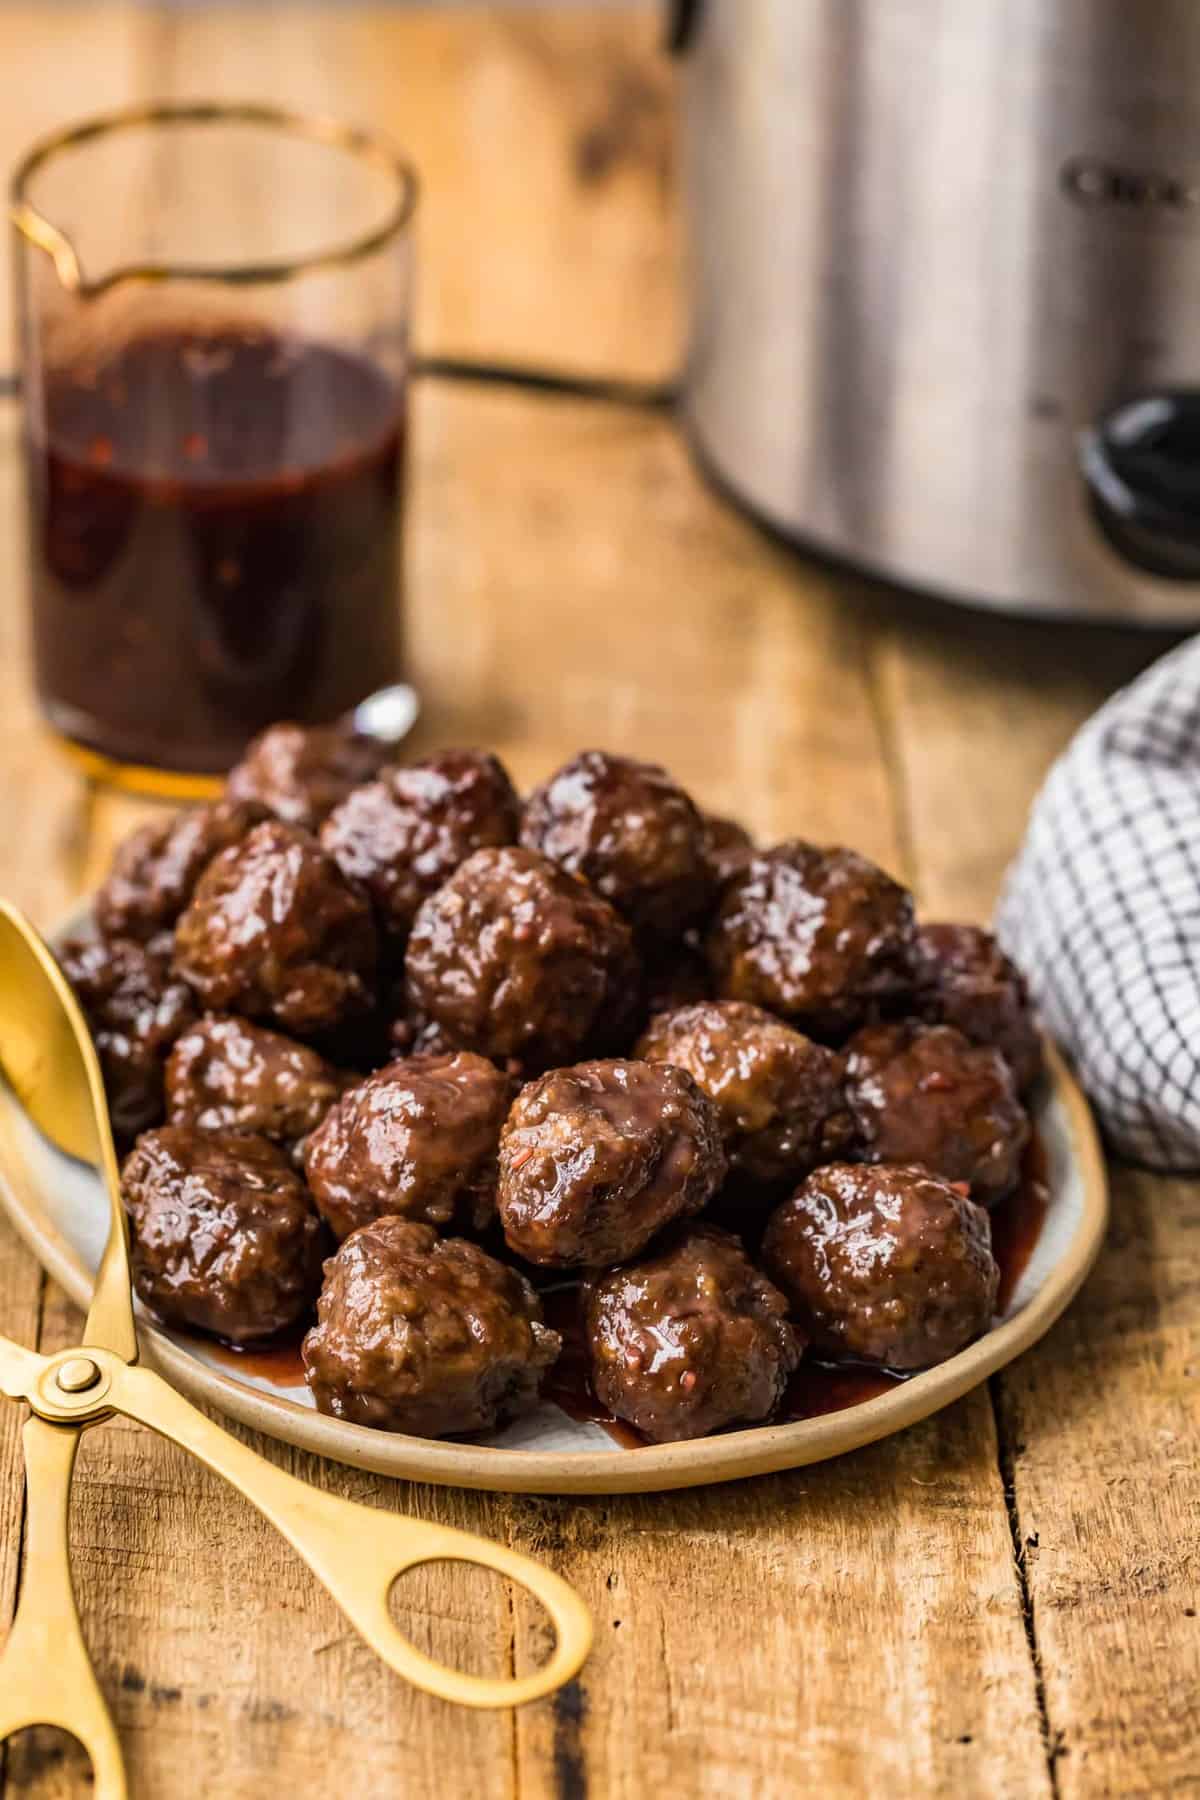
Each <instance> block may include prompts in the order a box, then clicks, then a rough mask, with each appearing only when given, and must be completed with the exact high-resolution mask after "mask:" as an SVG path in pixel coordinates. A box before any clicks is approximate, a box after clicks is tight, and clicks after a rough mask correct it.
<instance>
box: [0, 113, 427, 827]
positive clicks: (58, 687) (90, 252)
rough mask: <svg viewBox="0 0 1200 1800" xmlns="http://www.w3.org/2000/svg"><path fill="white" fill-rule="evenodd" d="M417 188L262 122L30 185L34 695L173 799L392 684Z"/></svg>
mask: <svg viewBox="0 0 1200 1800" xmlns="http://www.w3.org/2000/svg"><path fill="white" fill-rule="evenodd" d="M415 204H416V182H415V178H414V176H413V174H412V172H411V170H410V169H409V168H408V167H407V166H406V165H405V164H404V163H403V162H402V161H400V160H399V159H398V158H397V157H396V156H394V155H393V154H392V152H391V151H389V150H388V149H386V148H385V147H384V146H383V145H382V144H381V143H380V142H379V141H378V140H377V139H375V138H374V137H371V136H369V135H367V134H366V133H363V132H359V131H355V130H352V129H350V128H348V127H345V126H341V125H338V124H335V123H333V122H331V121H327V120H322V119H314V118H309V117H305V116H302V115H299V114H295V113H289V112H286V111H283V110H280V109H278V108H275V107H270V106H259V105H215V104H214V105H209V104H188V105H170V106H154V107H147V108H142V109H136V110H129V111H124V112H120V113H114V114H112V115H109V116H107V117H104V118H98V119H95V120H93V121H91V122H89V123H86V124H83V125H80V126H76V127H74V128H72V129H70V130H67V131H64V132H62V133H60V134H58V135H57V136H55V137H52V138H49V139H46V140H44V141H43V142H42V143H40V144H38V145H37V146H35V148H34V149H33V150H32V151H31V152H30V153H29V155H28V156H26V158H25V159H24V161H23V162H22V163H21V164H20V166H19V167H18V169H17V170H16V173H15V175H14V177H13V182H12V190H11V214H12V220H13V226H14V234H15V246H16V251H15V255H16V286H17V299H18V316H19V333H20V342H19V349H20V358H21V369H22V380H23V387H24V393H25V427H24V444H25V462H26V472H27V488H28V519H29V566H30V594H31V607H32V627H33V630H32V639H33V660H34V675H35V682H36V687H37V694H38V699H39V702H40V705H41V708H42V711H43V713H44V715H45V717H46V719H47V721H48V722H49V724H50V726H51V728H52V729H53V730H54V731H55V732H56V733H57V734H58V735H59V736H60V738H62V739H63V740H65V742H66V743H67V745H68V746H69V747H70V748H72V749H73V751H74V752H75V754H76V755H77V757H79V758H81V759H82V760H83V761H84V762H85V763H86V764H87V765H88V766H89V767H90V768H91V769H93V770H96V771H99V772H101V773H103V774H105V775H107V776H109V777H111V778H114V779H117V780H118V781H121V782H124V783H127V784H132V785H138V786H143V787H151V788H156V789H160V790H166V791H173V792H186V791H188V790H189V788H191V787H193V786H195V785H200V786H203V785H204V784H203V782H202V781H201V782H200V783H197V782H196V779H195V778H197V777H209V776H211V775H213V774H215V773H216V772H218V771H220V770H223V769H225V768H227V767H228V766H229V764H230V763H232V762H233V761H234V760H236V758H237V756H238V755H239V753H240V751H241V749H242V748H243V746H244V744H245V742H246V740H247V738H248V737H250V736H251V735H252V734H253V733H254V732H255V731H257V730H259V729H260V728H261V727H262V726H263V725H265V724H267V723H269V722H270V721H271V720H273V719H277V718H293V719H299V720H300V721H302V722H305V723H317V722H322V721H327V720H330V719H332V718H334V717H336V716H337V715H339V714H340V713H342V712H343V711H345V710H347V709H349V708H350V707H352V706H354V705H355V704H356V703H357V702H358V701H359V700H361V699H362V698H363V697H364V695H366V694H367V693H369V692H371V691H372V690H374V689H376V688H378V687H381V686H384V685H386V684H387V683H389V682H391V681H394V680H396V679H397V677H398V676H399V674H400V673H401V593H400V568H399V561H400V559H399V551H400V532H401V519H402V491H403V477H404V462H405V444H406V436H407V407H406V382H407V373H408V355H409V321H410V314H411V295H412V264H413V245H412V221H413V214H414V209H415Z"/></svg>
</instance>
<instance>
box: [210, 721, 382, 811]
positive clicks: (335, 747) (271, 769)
mask: <svg viewBox="0 0 1200 1800" xmlns="http://www.w3.org/2000/svg"><path fill="white" fill-rule="evenodd" d="M394 754H395V752H394V750H393V749H392V747H391V745H389V744H384V743H381V742H380V741H379V740H378V739H377V738H369V737H360V736H359V735H358V733H357V732H355V731H353V730H352V729H350V728H349V727H348V726H346V725H344V724H341V725H314V726H305V725H292V724H287V723H284V724H279V725H269V726H268V727H267V729H266V730H265V731H263V732H260V733H259V735H258V737H256V738H255V739H254V741H253V742H252V743H251V744H250V745H249V746H248V747H247V749H246V753H245V755H244V756H243V757H242V760H241V762H240V763H238V764H237V766H236V767H235V768H233V769H231V770H230V771H229V777H228V779H227V781H226V783H225V792H226V794H227V795H228V796H229V798H230V799H231V800H241V801H257V802H258V803H259V804H260V805H262V806H264V807H265V808H266V810H267V811H268V812H269V813H273V814H274V816H275V817H276V818H277V819H282V820H283V821H284V823H285V824H288V825H305V826H307V827H308V829H309V830H310V831H315V830H316V828H317V826H318V825H320V823H321V821H322V820H323V819H325V818H326V817H327V816H328V815H329V814H330V813H331V812H332V811H333V809H334V807H335V806H337V805H339V804H340V802H341V801H343V800H344V799H345V798H346V795H347V794H348V793H349V792H350V791H351V789H352V788H356V787H358V786H360V784H361V783H362V782H364V781H371V780H373V779H374V777H375V776H376V775H378V773H379V771H380V769H381V768H383V766H384V764H385V763H388V762H390V761H391V759H392V757H393V755H394Z"/></svg>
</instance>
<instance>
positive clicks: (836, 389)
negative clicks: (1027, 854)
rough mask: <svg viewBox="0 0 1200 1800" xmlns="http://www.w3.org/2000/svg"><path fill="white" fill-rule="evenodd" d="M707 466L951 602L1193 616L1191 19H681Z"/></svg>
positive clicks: (1024, 14) (791, 1)
mask: <svg viewBox="0 0 1200 1800" xmlns="http://www.w3.org/2000/svg"><path fill="white" fill-rule="evenodd" d="M674 36H675V43H676V47H677V48H678V49H679V50H680V52H681V54H682V56H683V59H684V68H685V71H686V73H685V78H684V87H685V113H686V132H685V135H686V145H687V151H686V169H687V186H688V192H689V207H690V224H691V242H692V257H693V283H692V285H693V293H694V316H693V324H692V337H691V350H690V356H689V363H688V369H687V375H686V381H685V396H684V404H685V409H686V417H687V420H688V424H689V428H690V431H691V433H692V436H693V440H694V442H695V444H696V446H697V449H698V451H699V453H700V455H701V457H702V459H703V460H704V462H705V463H706V464H707V465H708V466H709V467H710V468H711V470H712V471H713V472H714V473H715V474H716V475H717V477H718V478H719V479H720V480H721V481H722V482H723V483H724V484H725V485H727V487H728V488H729V489H730V490H732V492H733V493H734V495H735V496H737V497H738V498H740V499H741V500H742V501H743V502H744V503H745V504H746V505H748V506H749V507H751V508H752V509H753V510H754V511H755V512H757V513H758V514H759V515H760V516H761V517H763V518H764V519H765V520H767V521H768V522H769V523H770V524H772V525H774V526H776V527H777V528H778V529H780V530H781V531H783V532H785V533H786V534H788V535H789V536H790V537H792V538H794V539H796V540H799V541H802V542H804V543H807V544H810V545H812V546H814V547H817V548H819V549H821V550H824V551H826V552H830V553H832V554H834V555H836V556H839V557H844V558H848V559H850V560H851V561H853V562H854V563H855V564H857V565H859V566H860V567H862V568H864V569H867V570H870V571H872V572H874V573H877V574H879V575H882V576H885V577H887V578H889V579H891V580H893V581H898V582H901V583H904V584H907V585H911V586H914V587H919V588H923V589H928V590H931V591H934V592H936V593H939V594H942V595H945V596H948V597H951V598H953V599H956V600H960V601H965V602H969V603H971V604H973V605H976V606H984V607H993V608H1000V609H1004V610H1011V611H1017V612H1026V613H1040V614H1048V615H1067V616H1070V615H1075V616H1088V617H1095V618H1107V619H1112V620H1128V621H1134V622H1144V623H1148V624H1150V623H1159V624H1175V625H1181V624H1186V623H1188V622H1192V621H1197V620H1200V4H1198V3H1197V0H680V3H678V4H677V5H676V8H675V20H674Z"/></svg>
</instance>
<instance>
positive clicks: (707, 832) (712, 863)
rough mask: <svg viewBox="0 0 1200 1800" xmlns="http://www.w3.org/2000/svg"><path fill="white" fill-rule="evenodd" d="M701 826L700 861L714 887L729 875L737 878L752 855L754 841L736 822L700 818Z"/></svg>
mask: <svg viewBox="0 0 1200 1800" xmlns="http://www.w3.org/2000/svg"><path fill="white" fill-rule="evenodd" d="M702 823H703V826H704V860H705V861H706V862H707V864H708V866H709V869H710V870H711V872H712V877H713V881H714V883H715V885H716V886H717V887H722V886H723V885H724V884H725V882H727V881H728V880H729V877H730V876H731V875H737V874H739V873H740V871H741V870H742V869H744V868H745V866H746V864H747V863H748V862H749V861H750V858H751V857H752V856H753V855H754V839H753V838H752V837H751V836H750V833H749V832H748V831H747V830H746V827H745V826H744V825H739V824H738V822H737V820H736V819H723V818H720V817H719V816H718V815H717V814H716V813H704V814H703V815H702Z"/></svg>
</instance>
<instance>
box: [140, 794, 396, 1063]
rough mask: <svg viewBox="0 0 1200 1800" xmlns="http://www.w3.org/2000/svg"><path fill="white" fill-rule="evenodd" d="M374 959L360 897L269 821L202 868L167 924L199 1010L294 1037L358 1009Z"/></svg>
mask: <svg viewBox="0 0 1200 1800" xmlns="http://www.w3.org/2000/svg"><path fill="white" fill-rule="evenodd" d="M375 955H376V946H375V926H374V923H373V921H372V918H371V908H370V905H369V903H368V901H367V899H366V897H365V896H364V895H363V894H361V893H360V892H359V891H358V889H357V888H354V887H352V886H351V885H350V883H349V882H348V881H347V880H346V878H345V876H344V875H343V874H342V872H341V870H340V869H339V868H338V866H337V864H336V863H335V862H334V860H333V858H332V857H331V856H329V855H327V853H326V852H325V851H324V850H322V849H321V847H320V845H319V844H318V843H317V841H316V839H315V838H313V837H310V836H309V834H308V832H306V831H301V830H299V829H297V827H295V826H293V825H282V824H279V823H278V822H277V821H275V820H268V821H267V822H266V823H265V824H263V825H256V826H255V827H254V830H253V831H252V832H251V833H250V835H249V836H248V837H247V838H245V839H244V840H243V842H242V843H240V844H235V845H234V846H233V847H232V849H229V850H223V851H222V852H221V854H220V856H218V857H217V859H216V860H215V862H211V863H210V864H209V866H208V868H207V869H206V870H205V871H204V874H203V875H202V876H201V877H200V881H199V883H198V884H197V887H196V892H195V894H194V895H193V896H192V901H191V904H190V905H189V907H188V909H187V911H186V912H185V913H184V915H183V917H182V918H181V919H180V921H179V924H178V925H177V927H176V930H175V967H176V969H177V970H178V971H179V973H180V974H181V975H182V976H183V978H184V980H185V981H186V982H187V984H188V986H189V987H190V988H191V989H192V990H193V992H194V993H195V994H196V995H197V996H198V997H199V999H200V1000H201V1002H202V1003H203V1004H204V1005H205V1006H206V1007H208V1008H210V1009H211V1010H212V1011H214V1012H236V1013H244V1014H245V1015H246V1016H247V1017H248V1018H252V1019H257V1018H267V1019H272V1020H273V1021H274V1022H275V1023H276V1024H277V1025H279V1026H281V1027H282V1028H283V1030H284V1031H294V1032H296V1033H297V1034H298V1035H299V1036H301V1037H311V1036H313V1035H314V1034H316V1033H319V1032H321V1031H326V1030H330V1029H332V1028H333V1027H334V1026H336V1025H338V1024H340V1023H341V1022H342V1021H343V1020H344V1019H346V1018H348V1017H353V1016H354V1015H355V1014H360V1013H365V1012H366V1011H367V1010H368V1008H369V1007H370V1005H371V1002H372V999H373V997H374V995H373V990H372V981H373V977H374V973H375Z"/></svg>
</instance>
